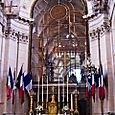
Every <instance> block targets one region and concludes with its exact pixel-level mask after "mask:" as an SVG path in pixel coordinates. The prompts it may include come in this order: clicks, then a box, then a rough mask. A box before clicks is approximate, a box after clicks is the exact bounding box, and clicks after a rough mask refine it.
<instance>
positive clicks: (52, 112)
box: [48, 95, 57, 115]
mask: <svg viewBox="0 0 115 115" xmlns="http://www.w3.org/2000/svg"><path fill="white" fill-rule="evenodd" d="M56 114H57V106H56V102H55V97H54V95H52V101H51V102H50V103H49V106H48V115H56Z"/></svg>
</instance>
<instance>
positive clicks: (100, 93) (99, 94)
mask: <svg viewBox="0 0 115 115" xmlns="http://www.w3.org/2000/svg"><path fill="white" fill-rule="evenodd" d="M99 98H100V99H101V78H100V77H99Z"/></svg>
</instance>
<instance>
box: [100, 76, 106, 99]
mask: <svg viewBox="0 0 115 115" xmlns="http://www.w3.org/2000/svg"><path fill="white" fill-rule="evenodd" d="M100 85H101V91H100V93H101V94H100V95H101V98H100V99H101V100H104V98H105V89H104V83H103V75H101V84H100Z"/></svg>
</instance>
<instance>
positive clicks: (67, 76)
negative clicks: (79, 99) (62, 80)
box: [67, 75, 68, 104]
mask: <svg viewBox="0 0 115 115" xmlns="http://www.w3.org/2000/svg"><path fill="white" fill-rule="evenodd" d="M67 104H68V75H67Z"/></svg>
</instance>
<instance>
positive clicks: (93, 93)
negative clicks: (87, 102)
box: [92, 74, 95, 102]
mask: <svg viewBox="0 0 115 115" xmlns="http://www.w3.org/2000/svg"><path fill="white" fill-rule="evenodd" d="M92 96H93V99H94V102H95V80H94V74H92Z"/></svg>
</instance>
